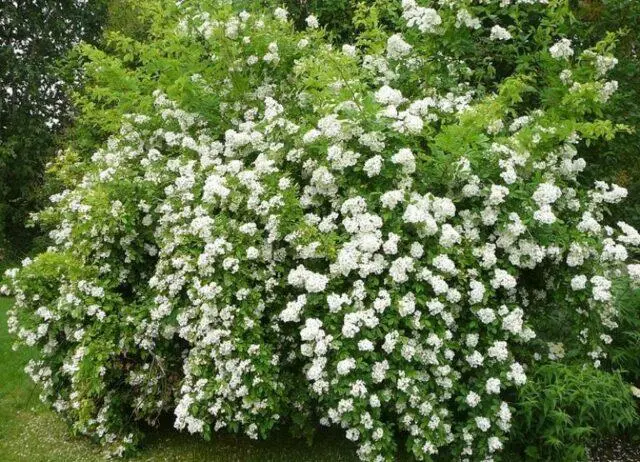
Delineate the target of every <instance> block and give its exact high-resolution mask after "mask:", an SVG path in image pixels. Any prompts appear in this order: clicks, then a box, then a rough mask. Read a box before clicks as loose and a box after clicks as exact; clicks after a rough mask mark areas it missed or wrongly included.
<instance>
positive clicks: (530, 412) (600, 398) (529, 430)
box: [514, 364, 638, 462]
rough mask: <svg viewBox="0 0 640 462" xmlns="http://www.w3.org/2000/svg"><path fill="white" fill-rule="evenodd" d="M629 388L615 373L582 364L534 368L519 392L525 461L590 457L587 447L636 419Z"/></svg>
mask: <svg viewBox="0 0 640 462" xmlns="http://www.w3.org/2000/svg"><path fill="white" fill-rule="evenodd" d="M634 408H635V403H634V397H633V395H632V394H631V390H630V387H629V386H628V385H627V384H626V383H625V382H624V381H623V380H622V378H621V377H620V376H619V375H617V374H610V373H606V372H602V371H600V370H597V369H593V368H590V367H586V368H585V367H583V366H564V365H558V364H550V365H545V366H541V367H537V368H536V369H535V373H533V374H530V375H529V381H528V382H527V384H526V385H525V386H524V387H522V389H521V390H519V392H518V401H517V406H516V411H515V415H514V417H515V419H514V422H515V425H514V436H515V441H516V442H519V444H521V445H523V446H524V447H523V448H522V450H523V453H524V457H523V459H524V460H531V461H538V460H550V461H551V460H553V461H555V460H558V461H560V460H562V461H566V462H570V461H578V460H587V455H588V448H589V446H591V445H593V444H594V443H597V442H598V441H600V440H601V439H602V438H604V437H606V436H611V435H614V434H615V433H616V432H618V431H620V430H622V429H628V428H629V427H631V425H633V424H635V423H637V420H638V415H637V413H636V412H635V409H634Z"/></svg>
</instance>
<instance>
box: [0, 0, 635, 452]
mask: <svg viewBox="0 0 640 462" xmlns="http://www.w3.org/2000/svg"><path fill="white" fill-rule="evenodd" d="M261 5H262V2H248V1H247V2H229V1H222V0H220V1H212V0H185V1H183V2H179V3H178V4H176V3H175V2H173V1H169V0H154V1H148V2H145V3H141V4H140V5H139V8H138V13H139V15H140V16H139V18H138V19H137V20H136V22H135V24H134V25H133V26H132V29H131V30H129V31H127V30H125V31H124V32H123V33H118V32H117V31H114V32H112V33H111V34H109V35H108V37H107V39H106V44H105V46H104V48H102V49H97V48H95V47H91V46H82V47H80V48H79V49H78V53H79V55H80V56H81V57H82V59H83V60H85V61H86V65H85V67H84V72H83V78H84V84H83V86H82V88H81V89H80V90H79V91H78V92H77V93H76V94H75V95H74V101H75V102H76V103H77V105H78V108H79V110H80V111H81V114H80V115H79V117H78V119H77V122H76V125H75V127H74V131H73V137H72V139H71V141H70V144H69V146H68V148H67V149H66V150H65V151H64V153H62V154H61V155H60V156H59V157H58V159H56V162H55V163H54V165H53V166H52V169H51V170H52V173H53V174H55V175H56V178H57V181H59V184H60V185H62V188H61V191H60V192H59V193H57V194H55V195H53V196H52V197H51V202H52V204H51V206H50V207H48V208H46V209H45V210H43V211H42V212H41V213H40V214H39V215H38V218H37V221H38V223H40V224H42V226H44V227H45V228H48V229H49V230H50V233H49V236H50V238H51V240H52V245H51V247H50V248H49V249H48V250H47V251H46V252H43V253H41V254H39V255H37V256H35V257H34V258H33V259H27V260H25V261H24V262H23V265H22V267H21V268H17V269H14V270H10V271H9V272H8V273H7V278H8V282H7V287H5V291H6V292H9V293H11V294H13V295H14V296H15V297H16V306H15V308H14V309H13V310H12V311H11V312H10V320H9V325H10V330H11V332H12V333H13V334H15V335H16V336H17V338H18V340H19V342H20V343H23V344H26V345H29V346H36V347H37V348H38V350H39V351H40V352H41V358H40V359H39V360H38V361H34V362H33V363H32V364H31V365H30V367H29V373H30V375H31V376H32V378H33V379H34V381H36V382H37V383H39V384H40V385H41V386H42V396H41V397H42V399H43V400H44V401H46V402H48V403H50V404H51V405H52V406H53V407H54V408H55V409H56V410H57V411H59V412H60V413H62V414H63V415H65V416H66V418H67V419H68V420H69V421H70V422H71V423H72V425H73V427H74V429H75V430H76V431H78V432H81V433H84V434H88V435H91V436H93V437H94V438H96V439H97V440H99V441H100V442H101V443H103V444H104V445H105V446H107V448H108V449H109V450H110V451H111V452H112V453H115V454H122V453H124V452H125V451H127V450H128V449H131V448H133V447H134V446H135V444H136V443H137V442H138V440H139V438H140V433H139V426H138V423H139V422H142V421H146V422H148V423H150V424H152V425H153V424H155V423H156V422H157V421H158V419H159V417H160V416H161V414H162V413H165V412H172V413H174V414H175V426H176V427H177V428H178V429H185V430H187V431H190V432H192V433H200V434H202V435H204V436H205V437H208V436H210V434H211V433H212V432H213V431H218V430H222V429H226V430H229V431H234V432H242V433H245V434H247V435H249V436H251V437H254V438H257V437H267V436H268V435H269V433H270V431H271V430H272V429H273V428H274V427H276V426H279V425H284V424H292V423H293V424H295V425H297V426H299V427H300V428H301V429H302V430H305V431H308V430H309V429H310V428H313V427H314V425H315V424H316V423H317V422H320V423H321V424H323V425H334V426H338V427H340V428H342V429H343V430H344V431H345V434H346V436H347V438H349V439H351V440H352V441H354V442H356V443H357V445H358V454H359V456H360V457H361V458H362V459H363V460H375V461H382V460H392V459H393V458H394V456H395V454H396V453H397V451H398V445H399V444H403V445H405V446H406V448H407V450H408V451H409V452H410V453H411V454H413V455H414V456H415V457H416V458H417V459H420V460H459V459H460V460H469V461H471V460H473V461H492V460H498V459H500V453H501V449H502V448H503V446H505V444H506V443H507V442H508V441H509V435H510V430H511V428H512V426H514V422H513V419H512V413H513V412H514V410H515V411H518V412H521V414H520V415H521V416H523V415H524V416H526V415H527V413H529V415H532V414H533V413H538V414H539V415H542V416H544V417H545V420H543V421H542V423H541V427H540V434H542V435H544V436H545V437H549V438H551V437H554V438H558V439H560V438H562V439H564V440H566V442H565V441H562V444H566V447H568V448H570V449H569V450H570V451H575V449H574V448H579V444H580V443H581V441H582V440H581V439H580V438H578V436H579V433H584V432H585V431H586V430H584V429H585V428H587V426H594V427H595V426H597V425H600V424H604V423H605V421H604V420H601V422H600V423H598V422H595V423H594V421H593V419H591V420H590V419H582V420H579V421H577V424H576V428H577V429H573V428H567V429H566V431H565V430H562V428H558V426H557V424H558V422H559V420H558V419H556V420H554V419H555V418H557V417H558V416H559V415H560V414H554V415H552V416H551V417H552V419H551V420H547V419H546V416H547V414H548V413H546V414H545V412H544V411H545V409H546V406H547V404H545V403H546V402H547V401H546V400H553V399H555V395H554V393H556V394H559V395H561V396H560V397H562V398H564V395H562V390H565V389H570V390H573V387H574V385H575V383H576V380H580V379H581V378H582V380H584V381H586V380H587V379H588V382H587V383H590V384H591V385H592V387H593V388H592V389H590V390H591V391H593V393H591V394H589V395H586V394H585V395H584V396H588V397H592V396H594V395H595V396H598V393H609V395H610V398H611V400H612V401H615V400H617V401H616V407H615V408H613V407H612V409H611V410H602V409H597V412H598V413H600V414H599V415H600V417H603V416H604V417H608V416H610V415H611V414H610V411H612V410H614V409H615V410H618V411H620V418H621V420H620V423H621V424H628V423H629V422H631V421H632V420H633V415H634V412H635V411H634V408H633V406H634V405H633V402H632V400H631V398H630V391H628V390H629V387H628V386H626V385H624V384H623V382H622V381H621V380H620V378H619V377H618V376H616V375H610V374H607V373H604V372H598V371H597V368H600V367H602V366H607V365H609V364H610V359H612V358H611V357H610V352H611V351H613V348H615V345H616V344H615V343H614V341H617V340H614V339H616V337H617V335H618V329H617V327H618V325H619V323H620V319H621V318H620V314H619V312H618V306H617V305H616V303H615V299H614V290H613V289H614V287H613V281H617V280H625V281H626V280H628V281H629V284H636V283H637V282H640V265H638V264H634V263H632V261H633V257H632V256H631V255H632V254H631V252H632V251H633V250H634V249H637V247H638V246H640V234H638V232H637V231H636V230H635V229H633V228H632V227H631V226H629V225H627V224H626V223H624V222H622V221H618V220H617V219H614V220H612V219H611V217H610V213H609V208H610V207H612V206H614V205H616V204H619V203H620V202H622V201H623V199H624V198H625V196H626V195H627V191H626V190H625V189H624V188H621V187H620V186H618V185H616V184H608V183H605V182H602V181H598V182H596V183H595V184H594V182H593V181H592V177H591V171H590V169H589V166H588V165H587V163H586V162H585V160H584V158H583V153H585V152H588V151H589V149H590V145H593V143H595V142H598V141H599V140H610V139H612V138H614V137H615V135H616V134H617V133H619V132H620V131H624V130H626V127H624V126H619V125H616V124H615V123H613V122H612V121H611V120H609V119H607V118H606V116H605V113H604V112H603V111H604V109H605V108H606V106H607V103H608V102H609V101H610V99H611V97H612V95H613V94H614V93H615V90H616V88H617V84H616V82H614V81H611V80H609V78H608V73H609V72H610V71H611V70H612V67H613V66H614V64H615V59H614V57H613V54H612V53H613V50H614V45H615V38H614V37H613V36H607V37H606V38H605V40H603V41H601V42H598V43H596V44H595V45H594V46H592V47H590V48H588V49H585V48H582V47H581V46H579V45H576V44H575V43H572V42H571V41H570V40H569V39H567V38H566V37H564V35H565V34H570V32H571V28H570V26H571V23H572V19H573V17H572V15H571V14H570V9H569V6H568V2H564V1H552V2H547V1H530V0H528V1H526V2H525V1H508V0H500V1H495V2H493V1H487V2H483V3H482V4H475V3H472V2H466V1H450V2H446V3H445V4H442V5H441V4H440V3H439V2H424V5H423V4H422V3H421V4H418V3H417V2H415V1H413V0H404V1H402V2H395V3H394V2H379V3H377V6H376V9H375V10H374V9H372V8H369V9H365V8H364V7H359V8H358V10H357V11H356V12H355V16H356V18H357V23H358V24H359V26H358V27H359V29H358V30H357V31H358V32H361V35H359V34H356V35H354V36H353V43H356V44H357V45H358V46H352V45H350V44H346V46H336V45H332V44H331V43H330V42H329V41H328V40H327V38H326V37H325V36H324V34H323V32H322V31H321V30H320V29H319V26H320V24H319V22H318V20H317V18H315V17H308V18H305V20H304V23H305V25H306V28H305V29H304V30H298V31H296V29H295V28H294V27H293V24H292V22H291V21H289V20H288V19H287V18H288V16H289V15H288V12H287V11H286V10H284V9H282V8H278V9H274V10H269V11H265V10H263V9H262V7H261ZM428 5H431V6H434V7H436V6H437V7H438V9H437V10H436V9H433V8H430V7H429V6H428ZM242 8H246V11H241V9H242ZM382 11H384V12H385V13H384V14H380V16H378V14H379V12H382ZM387 14H391V15H397V18H396V19H389V17H387V16H385V15H387ZM383 16H384V17H383ZM385 18H386V19H385ZM400 18H402V19H400ZM121 20H122V18H121V19H117V18H114V19H113V21H115V23H114V24H118V23H119V22H118V21H121ZM600 379H602V380H600ZM532 380H533V384H534V385H535V384H546V383H552V384H553V386H554V387H556V388H552V389H550V390H548V393H549V394H545V393H547V392H546V391H543V390H540V389H539V388H537V387H536V386H533V385H532V383H531V381H532ZM527 383H528V387H529V388H522V387H526V386H527ZM532 386H533V389H531V387H532ZM615 387H617V388H618V389H619V393H616V394H612V393H611V390H612V388H615ZM558 390H560V391H558ZM535 393H542V394H541V395H540V396H535ZM513 396H521V401H520V404H521V405H522V407H521V408H514V406H513V404H510V402H511V398H512V397H513ZM580 396H581V395H578V398H580ZM531 397H533V398H531ZM529 398H530V399H531V400H532V402H529V401H527V400H528V399H529ZM578 398H576V397H575V396H572V397H568V398H567V399H566V400H564V401H559V402H561V404H562V408H561V410H562V412H564V413H567V414H574V413H577V415H580V412H581V409H583V408H585V409H587V411H589V408H588V406H587V404H588V403H586V404H585V406H584V407H580V403H581V401H580V399H578ZM558 399H559V398H558ZM523 403H524V404H523ZM540 409H542V411H543V412H540ZM609 422H611V420H609ZM519 424H520V422H518V423H516V424H515V426H516V427H518V428H523V427H522V426H519ZM525 428H526V427H525ZM597 428H599V427H597ZM519 431H521V432H524V431H525V430H519ZM516 435H517V432H516ZM549 438H546V439H545V440H544V441H543V444H542V445H541V449H538V450H539V451H547V450H548V448H547V447H545V443H546V442H548V441H547V440H549ZM549 441H550V440H549ZM532 451H533V449H530V450H529V453H531V452H532ZM576 454H577V453H576ZM505 459H508V457H505Z"/></svg>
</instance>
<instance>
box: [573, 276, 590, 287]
mask: <svg viewBox="0 0 640 462" xmlns="http://www.w3.org/2000/svg"><path fill="white" fill-rule="evenodd" d="M586 286H587V277H586V276H585V275H584V274H579V275H578V276H574V277H573V278H572V279H571V289H573V290H582V289H584V288H585V287H586Z"/></svg>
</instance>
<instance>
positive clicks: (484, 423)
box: [476, 417, 491, 432]
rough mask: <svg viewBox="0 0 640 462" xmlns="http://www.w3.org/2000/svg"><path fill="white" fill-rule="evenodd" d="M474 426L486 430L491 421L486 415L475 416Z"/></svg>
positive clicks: (489, 426)
mask: <svg viewBox="0 0 640 462" xmlns="http://www.w3.org/2000/svg"><path fill="white" fill-rule="evenodd" d="M476 426H477V427H478V429H479V430H480V431H482V432H486V431H488V430H489V429H490V428H491V421H490V420H489V419H487V418H486V417H476Z"/></svg>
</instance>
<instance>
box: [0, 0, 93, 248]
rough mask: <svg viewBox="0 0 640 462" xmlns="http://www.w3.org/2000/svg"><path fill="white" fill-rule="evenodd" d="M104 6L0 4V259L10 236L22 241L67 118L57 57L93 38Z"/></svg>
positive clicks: (47, 0)
mask: <svg viewBox="0 0 640 462" xmlns="http://www.w3.org/2000/svg"><path fill="white" fill-rule="evenodd" d="M104 11H105V4H104V2H102V1H100V0H98V1H91V2H86V1H81V0H64V1H53V0H33V1H31V0H30V1H20V2H15V1H3V2H1V3H0V62H1V63H2V66H0V259H1V258H2V254H3V253H4V248H5V245H4V240H5V238H7V237H8V238H12V239H11V242H12V246H21V247H23V250H24V248H25V247H26V245H25V244H26V241H28V239H26V231H25V230H24V224H25V221H26V217H27V213H28V212H29V211H31V210H33V209H34V207H35V204H36V203H37V202H38V200H39V199H40V195H39V192H38V188H39V186H40V184H41V181H42V173H43V170H44V164H45V163H46V162H47V160H49V159H50V158H51V156H52V155H53V153H54V151H55V136H56V133H58V132H59V130H61V129H62V128H63V127H64V126H65V124H67V121H68V119H69V106H68V104H67V100H66V97H65V93H64V89H65V83H64V82H63V80H61V79H62V78H63V76H62V75H61V74H60V72H59V69H57V68H56V66H57V60H58V59H59V58H62V57H63V56H64V55H65V53H66V52H67V51H68V50H69V49H70V48H71V47H72V46H73V45H74V44H76V43H77V42H78V41H80V40H92V39H94V38H96V37H97V35H98V34H99V32H100V25H101V21H102V19H103V16H104ZM71 83H73V82H72V81H71Z"/></svg>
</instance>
